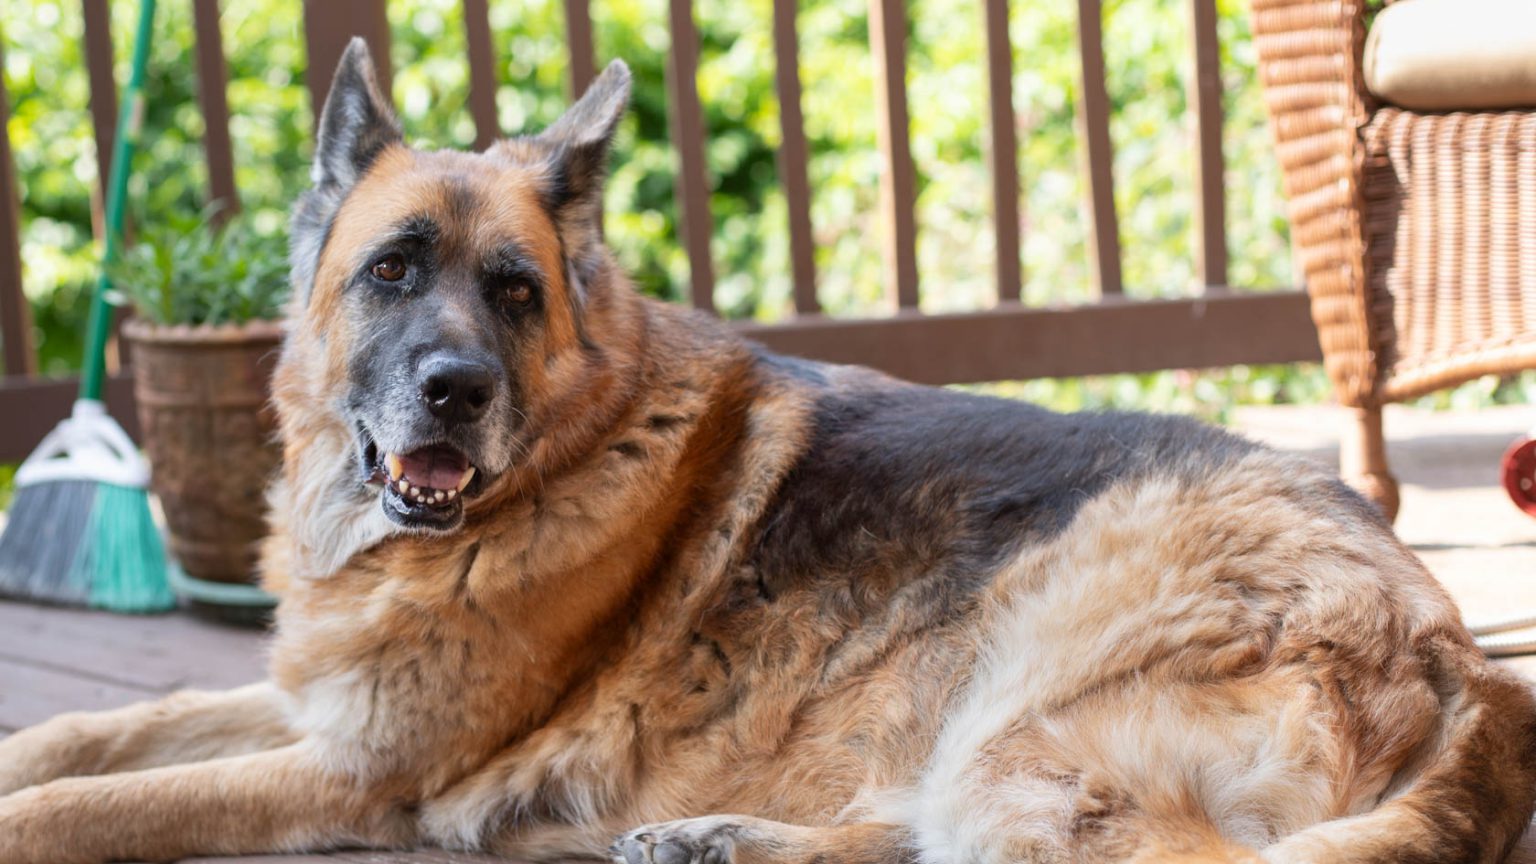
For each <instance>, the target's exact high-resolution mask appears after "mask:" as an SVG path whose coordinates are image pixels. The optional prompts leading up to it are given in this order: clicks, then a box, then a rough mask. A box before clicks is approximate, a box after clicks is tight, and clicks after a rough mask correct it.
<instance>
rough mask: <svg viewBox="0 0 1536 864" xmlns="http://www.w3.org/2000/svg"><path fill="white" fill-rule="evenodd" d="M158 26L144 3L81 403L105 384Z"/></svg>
mask: <svg viewBox="0 0 1536 864" xmlns="http://www.w3.org/2000/svg"><path fill="white" fill-rule="evenodd" d="M154 24H155V0H140V3H139V26H138V30H137V31H135V33H134V37H133V67H132V71H131V72H130V73H129V75H128V86H127V87H125V88H124V89H123V104H122V106H121V108H120V109H119V111H118V115H117V140H116V141H114V142H113V147H112V174H111V177H110V178H109V179H108V181H107V225H106V228H107V230H106V242H105V248H104V249H103V250H102V255H101V273H100V275H98V276H97V277H96V293H95V294H93V295H92V296H91V315H90V319H89V323H88V324H87V327H86V339H85V370H84V372H83V373H82V374H81V376H80V398H81V399H91V400H95V401H100V400H101V386H102V379H104V378H105V377H106V373H107V356H106V355H107V335H108V333H109V331H110V330H111V329H112V314H111V305H110V304H109V303H107V292H108V291H110V290H111V289H112V280H111V278H110V277H109V276H108V275H107V272H108V268H109V267H110V266H111V265H112V264H113V262H115V261H117V256H118V254H119V253H120V251H121V250H120V249H119V248H118V247H119V246H121V245H122V242H123V215H124V213H125V212H126V211H127V209H128V172H129V163H130V162H132V161H133V151H134V145H136V144H137V143H138V138H139V130H140V129H141V128H143V126H144V93H143V90H144V74H145V71H146V70H147V69H148V68H149V37H150V32H151V31H152V30H153V29H154Z"/></svg>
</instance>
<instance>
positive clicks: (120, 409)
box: [0, 374, 139, 462]
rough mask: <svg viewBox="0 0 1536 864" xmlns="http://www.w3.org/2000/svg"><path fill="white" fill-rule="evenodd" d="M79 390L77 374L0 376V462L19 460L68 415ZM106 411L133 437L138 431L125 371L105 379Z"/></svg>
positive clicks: (130, 383)
mask: <svg viewBox="0 0 1536 864" xmlns="http://www.w3.org/2000/svg"><path fill="white" fill-rule="evenodd" d="M79 390H80V380H79V379H78V378H48V379H43V378H20V379H18V378H0V417H4V418H5V421H4V422H0V462H20V461H21V460H23V459H25V458H27V454H29V453H31V452H32V449H33V448H34V447H36V446H37V444H38V442H39V441H42V440H43V436H44V435H46V434H48V430H50V429H52V428H53V427H54V426H57V425H58V423H59V421H60V420H63V419H64V418H65V417H68V416H69V409H70V406H72V405H74V403H75V396H76V395H78V393H79ZM105 395H106V399H107V411H108V412H109V413H110V414H111V415H112V417H113V418H114V419H116V420H117V422H118V423H120V424H121V425H122V427H123V429H124V431H126V432H127V433H128V434H129V435H130V436H133V437H134V438H135V439H137V438H138V434H139V421H138V415H137V414H136V413H135V411H134V402H133V380H132V378H130V377H129V376H128V375H126V374H116V375H110V376H108V378H107V381H106V393H105Z"/></svg>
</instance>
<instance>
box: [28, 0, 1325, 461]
mask: <svg viewBox="0 0 1536 864" xmlns="http://www.w3.org/2000/svg"><path fill="white" fill-rule="evenodd" d="M191 2H192V4H193V9H194V21H195V30H196V40H197V47H196V56H197V70H198V77H199V83H200V87H199V102H200V103H201V108H202V111H203V114H204V120H205V124H206V127H207V133H206V136H205V139H204V145H205V151H206V156H207V161H208V176H209V178H210V182H209V196H210V198H213V199H221V200H223V201H224V202H225V203H226V204H230V205H235V206H238V193H237V190H236V189H235V183H234V160H233V155H232V150H231V145H230V136H229V112H228V108H227V106H226V104H225V77H226V71H225V61H224V51H223V46H222V44H221V41H220V39H221V37H220V34H219V8H218V0H191ZM978 2H979V3H980V6H981V8H980V10H978V11H979V14H981V15H983V16H984V19H983V20H984V21H985V30H986V34H987V37H986V63H987V80H988V84H989V88H990V94H989V96H990V99H989V106H990V111H989V118H990V142H989V144H990V147H989V149H990V155H991V161H992V166H991V167H992V179H993V182H992V197H993V212H994V217H995V218H994V230H995V232H996V244H995V245H996V250H997V261H996V274H997V297H998V298H999V300H998V303H997V304H996V305H995V306H994V307H993V308H990V309H986V310H982V311H977V312H967V313H956V314H943V315H924V314H922V313H921V312H919V311H918V302H919V298H920V293H921V289H920V286H919V284H918V270H917V259H916V249H917V243H916V236H917V230H918V228H917V224H916V208H915V201H916V180H915V171H914V168H913V162H912V154H911V150H910V143H909V139H908V121H907V98H906V33H907V13H906V6H905V0H869V3H870V7H869V24H870V27H869V31H870V49H871V53H872V56H873V60H874V63H875V67H876V76H875V79H876V92H877V95H878V98H877V110H878V112H879V122H878V124H877V132H878V142H879V147H880V155H881V160H882V169H883V170H882V172H881V196H880V210H881V212H880V217H881V218H880V220H879V221H880V224H881V226H882V229H883V235H882V238H881V243H882V249H883V253H884V254H883V261H884V275H885V284H886V285H887V286H888V292H889V296H890V297H891V298H892V301H893V305H894V307H895V312H894V314H893V315H891V316H889V317H884V318H872V319H840V318H830V317H826V316H824V315H822V314H821V307H820V304H819V303H818V301H817V293H816V271H815V265H814V252H815V249H814V240H813V237H812V232H811V219H810V209H811V200H810V199H811V190H810V184H809V180H808V177H807V159H808V157H807V146H806V137H805V130H804V128H803V122H802V117H801V88H800V77H799V71H798V69H799V62H798V61H799V47H798V44H797V41H798V40H797V35H796V22H795V19H796V12H797V0H774V2H773V33H774V49H775V59H776V63H777V70H776V75H775V84H776V87H777V90H778V96H779V104H780V106H781V110H780V122H781V124H782V132H783V143H782V146H781V147H780V150H779V177H780V182H782V183H783V186H784V192H785V199H786V201H787V204H788V210H789V219H788V222H789V224H788V226H787V228H788V231H789V238H790V244H789V248H790V257H791V268H790V269H791V274H792V277H793V298H794V308H795V312H796V315H795V316H794V317H792V318H791V319H790V320H788V321H786V322H784V323H779V324H772V325H762V324H743V325H741V328H740V329H741V330H742V331H743V332H744V333H745V334H747V335H749V336H751V337H752V338H754V339H758V340H760V341H762V342H764V343H766V344H768V345H769V346H770V347H772V348H774V349H777V350H781V351H785V352H789V353H794V354H800V355H805V356H811V357H818V358H823V359H828V360H833V361H838V362H849V363H862V364H866V365H871V366H876V367H879V368H882V369H885V370H887V371H890V372H892V373H894V374H897V375H900V376H902V377H905V378H909V379H912V380H916V381H921V382H925V383H952V382H972V381H990V380H1003V379H1018V378H1031V377H1050V376H1067V375H1088V374H1099V373H1111V372H1141V371H1151V370H1157V369H1171V368H1194V367H1210V366H1228V365H1233V364H1238V363H1275V362H1289V361H1295V360H1314V359H1317V358H1318V357H1319V356H1320V355H1319V351H1318V346H1317V337H1316V334H1315V332H1314V331H1313V328H1312V325H1311V322H1310V320H1309V317H1308V312H1307V304H1306V298H1305V296H1304V295H1303V294H1302V293H1301V292H1300V291H1297V290H1294V289H1291V290H1282V291H1265V292H1261V293H1256V292H1251V291H1238V290H1233V289H1231V288H1228V287H1227V284H1226V283H1227V248H1226V240H1225V236H1226V235H1225V228H1226V224H1225V214H1224V210H1223V203H1222V202H1223V191H1224V190H1223V171H1224V160H1223V156H1222V146H1221V138H1222V108H1221V95H1222V89H1221V81H1220V69H1219V68H1218V57H1219V51H1218V45H1217V35H1216V10H1215V0H1186V2H1187V3H1188V8H1189V14H1190V22H1191V24H1192V27H1191V36H1192V38H1191V43H1192V45H1193V63H1194V69H1195V74H1194V76H1193V78H1192V84H1191V88H1190V89H1191V93H1190V105H1191V106H1192V107H1191V110H1192V111H1193V112H1194V120H1195V128H1196V130H1197V133H1196V135H1195V144H1194V146H1195V155H1196V160H1197V164H1198V171H1197V172H1196V174H1197V178H1198V186H1197V190H1198V191H1197V200H1196V202H1195V205H1196V206H1195V212H1196V238H1195V241H1196V242H1195V249H1196V256H1197V264H1196V272H1197V273H1198V275H1199V279H1200V282H1201V286H1202V289H1203V290H1202V291H1201V292H1200V294H1199V296H1197V297H1194V298H1189V299H1170V300H1144V301H1133V300H1129V299H1126V298H1125V296H1124V290H1123V285H1122V279H1121V266H1120V264H1121V252H1120V238H1119V227H1118V226H1119V222H1118V217H1117V214H1116V212H1115V189H1114V174H1113V170H1112V166H1113V151H1112V143H1111V140H1110V134H1109V118H1110V102H1109V97H1108V93H1107V89H1106V87H1105V80H1104V77H1105V76H1104V45H1103V38H1102V33H1103V31H1102V9H1101V0H1078V10H1079V25H1080V26H1079V33H1080V39H1079V43H1080V44H1079V48H1080V57H1081V79H1080V84H1081V87H1080V91H1079V92H1080V99H1079V103H1078V119H1079V126H1080V130H1081V137H1082V141H1083V149H1084V150H1085V152H1086V155H1087V166H1088V181H1089V182H1088V193H1089V204H1090V207H1089V212H1090V213H1091V216H1092V221H1093V232H1092V247H1091V258H1092V263H1093V267H1092V272H1093V277H1094V282H1095V285H1096V287H1097V296H1096V299H1095V301H1094V302H1091V303H1087V304H1082V305H1075V306H1068V307H1051V308H1036V307H1029V306H1026V305H1023V303H1022V298H1023V293H1022V292H1023V287H1024V286H1023V281H1024V280H1023V273H1022V268H1021V264H1020V250H1021V242H1022V238H1021V236H1020V233H1021V232H1020V219H1019V171H1018V165H1017V150H1018V147H1017V141H1016V140H1015V129H1014V109H1013V95H1012V78H1013V60H1012V51H1011V46H1010V44H1009V39H1008V26H1007V25H1008V15H1009V10H1008V0H978ZM1035 2H1048V0H1035ZM384 3H385V0H304V35H305V39H306V40H307V43H308V46H307V47H308V53H309V72H308V76H307V85H308V88H309V90H310V94H311V97H312V99H313V100H314V102H313V104H314V105H316V106H318V105H319V104H320V103H321V101H322V100H323V99H324V95H325V92H326V89H327V88H328V86H329V83H330V75H331V70H333V69H334V68H335V66H336V62H337V60H338V59H339V57H340V54H341V51H342V48H343V47H344V46H345V45H346V42H347V40H348V39H350V38H351V37H352V36H353V35H354V34H357V35H362V36H363V37H365V38H366V39H367V40H368V41H369V43H370V44H371V46H372V48H373V49H374V50H373V56H374V58H375V59H376V60H377V61H378V62H380V63H381V66H382V68H381V69H380V72H381V74H382V75H383V76H384V79H385V82H386V92H388V90H387V81H388V80H389V75H390V70H389V68H388V58H389V26H388V20H387V18H386V17H385V9H384ZM82 6H83V9H84V13H85V24H86V26H85V43H86V45H85V55H86V57H87V60H88V64H89V72H90V84H91V111H92V115H93V122H94V124H95V130H96V146H97V153H98V154H99V156H100V157H101V158H100V160H99V165H100V171H101V176H102V177H103V178H104V177H105V176H106V173H107V171H108V170H109V157H108V154H110V153H111V142H112V135H113V129H114V123H115V119H116V113H117V105H116V93H115V91H114V89H113V84H112V79H111V70H112V65H113V64H112V45H111V42H110V40H109V39H108V38H107V12H108V10H107V0H82ZM487 7H488V0H463V10H464V22H465V28H466V34H465V35H466V37H467V38H466V43H467V46H468V51H467V58H466V59H467V62H468V65H469V94H468V95H469V100H468V104H469V108H470V112H471V114H472V116H473V118H474V122H475V126H476V144H477V146H480V147H484V146H486V145H488V144H489V143H490V142H491V141H492V140H494V139H495V138H496V137H497V136H499V135H500V134H501V130H499V129H498V128H497V120H496V101H495V87H496V76H495V69H496V46H495V44H494V42H493V40H492V38H491V28H490V22H489V18H488V8H487ZM564 9H565V16H566V25H567V29H566V32H567V38H568V42H567V44H568V50H569V56H570V75H571V79H570V84H571V90H572V93H573V95H574V94H579V93H581V92H582V91H583V90H584V89H585V88H586V86H587V85H588V84H589V83H590V82H591V81H592V79H593V77H594V75H595V72H596V69H597V62H596V57H595V54H594V51H593V41H592V22H591V19H590V17H589V10H588V0H564ZM668 19H669V25H670V29H671V36H672V48H671V52H670V62H669V64H668V79H669V80H668V82H667V87H668V94H669V98H670V106H669V107H670V114H671V117H672V139H673V144H674V147H675V150H676V152H677V155H678V168H679V170H678V175H677V184H676V195H677V203H678V208H679V211H680V216H681V232H682V238H681V239H682V243H683V246H684V248H685V249H686V250H687V253H688V262H689V267H690V276H691V278H690V290H689V298H690V300H691V302H692V303H693V305H694V306H697V307H699V308H702V309H710V310H713V308H714V272H713V265H712V262H711V260H710V237H711V234H712V231H713V227H714V226H713V222H712V219H711V216H710V211H709V190H710V178H709V175H708V170H707V167H706V164H705V158H704V151H705V146H704V145H705V133H704V121H703V112H702V110H701V106H700V104H699V96H698V91H697V88H696V86H695V73H696V71H697V68H698V54H699V39H698V34H697V31H696V29H695V25H694V20H693V5H692V2H691V0H668ZM0 50H3V49H0ZM4 120H5V94H4V88H3V86H0V339H3V359H4V361H5V371H6V377H4V378H3V379H0V462H4V461H14V460H16V459H19V458H21V457H22V456H24V455H25V454H26V453H27V452H28V451H29V450H30V449H31V447H32V446H34V445H35V444H36V442H37V441H38V440H39V438H41V436H42V435H43V434H44V433H45V432H46V431H47V430H48V429H49V428H51V426H52V425H53V424H54V423H55V422H57V421H58V419H59V418H61V417H63V416H64V414H65V413H66V411H67V410H68V406H69V403H70V400H71V399H72V397H73V390H74V382H73V381H68V380H58V379H51V380H42V379H38V378H36V377H35V376H34V373H35V361H34V357H33V353H32V348H31V340H30V327H31V324H30V321H29V318H28V309H27V304H26V300H25V298H24V296H23V294H22V289H21V284H22V283H21V261H20V252H19V243H18V225H17V203H16V202H17V190H16V183H15V175H14V170H13V167H12V161H11V155H10V151H9V144H8V142H7V140H6V136H5V134H4V129H5V125H4ZM107 398H108V402H109V404H110V406H111V408H112V410H113V413H114V414H115V415H116V416H117V417H119V418H122V419H123V420H125V421H127V422H126V425H128V426H129V427H130V431H132V430H131V427H132V426H133V422H132V418H133V410H132V401H131V400H132V394H131V392H130V388H129V387H128V383H127V381H126V379H125V377H124V376H123V375H122V374H121V373H120V374H118V375H117V376H114V377H113V379H112V380H111V381H110V382H109V386H108V397H107Z"/></svg>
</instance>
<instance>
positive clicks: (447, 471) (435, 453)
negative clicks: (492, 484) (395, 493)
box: [400, 447, 469, 489]
mask: <svg viewBox="0 0 1536 864" xmlns="http://www.w3.org/2000/svg"><path fill="white" fill-rule="evenodd" d="M400 467H402V468H404V469H405V473H404V476H405V479H406V482H408V483H410V484H411V485H412V486H419V487H421V488H423V489H458V488H459V482H460V481H461V480H463V479H464V474H465V472H467V471H468V470H469V459H468V458H467V457H466V456H465V455H464V454H463V453H460V452H459V451H457V450H454V449H453V448H452V447H423V448H422V449H420V450H416V451H413V452H411V453H405V454H402V455H401V456H400Z"/></svg>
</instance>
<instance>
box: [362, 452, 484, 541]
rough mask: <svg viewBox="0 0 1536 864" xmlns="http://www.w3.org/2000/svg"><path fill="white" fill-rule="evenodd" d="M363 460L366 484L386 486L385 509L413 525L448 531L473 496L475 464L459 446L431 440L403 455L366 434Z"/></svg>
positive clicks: (405, 523) (393, 518) (394, 517)
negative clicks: (430, 442)
mask: <svg viewBox="0 0 1536 864" xmlns="http://www.w3.org/2000/svg"><path fill="white" fill-rule="evenodd" d="M363 438H364V440H363V452H362V458H363V464H364V466H365V471H366V472H367V473H368V482H370V483H380V484H383V486H384V491H383V504H384V513H385V514H386V515H387V516H389V518H390V519H392V520H394V521H395V522H397V523H399V524H401V525H404V526H407V527H412V528H438V529H449V528H452V527H454V526H456V525H457V524H458V522H459V518H460V517H461V516H462V515H463V513H464V500H465V499H466V498H468V497H470V496H471V495H473V494H474V492H475V490H476V488H478V487H477V486H476V485H475V466H474V465H472V464H471V463H470V461H469V457H468V456H466V455H465V454H464V453H463V452H462V451H460V450H459V449H457V448H455V447H452V446H450V445H447V444H432V445H429V446H426V447H420V448H417V449H415V450H410V451H407V452H402V453H392V452H382V451H381V450H380V449H379V447H378V445H377V444H375V443H374V442H373V440H372V439H371V438H370V437H368V436H367V434H366V433H364V436H363Z"/></svg>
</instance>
